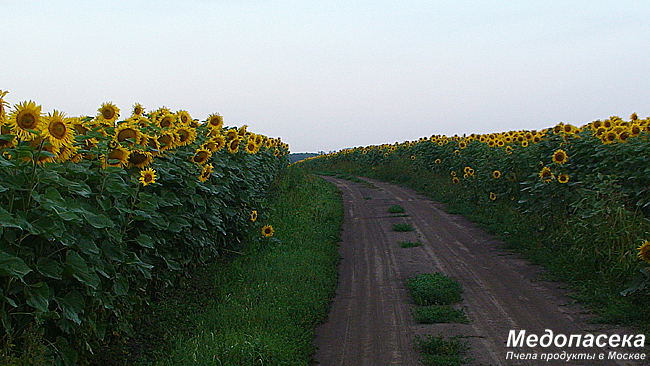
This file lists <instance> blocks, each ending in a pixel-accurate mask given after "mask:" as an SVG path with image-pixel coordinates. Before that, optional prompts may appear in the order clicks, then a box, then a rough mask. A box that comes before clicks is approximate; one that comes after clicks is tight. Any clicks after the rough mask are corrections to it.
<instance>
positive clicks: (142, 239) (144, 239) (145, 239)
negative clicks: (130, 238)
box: [135, 234, 155, 249]
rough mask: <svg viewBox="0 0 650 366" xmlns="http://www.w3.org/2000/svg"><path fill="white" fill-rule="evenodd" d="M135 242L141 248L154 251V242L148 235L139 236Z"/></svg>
mask: <svg viewBox="0 0 650 366" xmlns="http://www.w3.org/2000/svg"><path fill="white" fill-rule="evenodd" d="M135 241H137V242H138V244H140V246H142V247H145V248H149V249H155V245H154V244H155V243H154V240H153V239H152V238H151V237H150V236H149V235H145V234H140V236H138V238H137V239H135Z"/></svg>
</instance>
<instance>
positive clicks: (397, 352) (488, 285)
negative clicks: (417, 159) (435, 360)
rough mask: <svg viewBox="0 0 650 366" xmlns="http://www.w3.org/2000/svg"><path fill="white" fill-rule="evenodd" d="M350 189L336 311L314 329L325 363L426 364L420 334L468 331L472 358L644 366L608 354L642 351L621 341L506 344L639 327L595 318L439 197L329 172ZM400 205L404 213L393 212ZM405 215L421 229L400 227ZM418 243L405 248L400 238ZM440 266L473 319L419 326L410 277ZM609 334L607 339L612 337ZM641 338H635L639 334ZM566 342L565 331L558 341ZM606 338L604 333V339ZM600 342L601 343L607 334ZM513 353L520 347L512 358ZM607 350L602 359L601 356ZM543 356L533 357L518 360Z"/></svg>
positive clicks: (318, 360) (346, 199)
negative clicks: (417, 341) (515, 338)
mask: <svg viewBox="0 0 650 366" xmlns="http://www.w3.org/2000/svg"><path fill="white" fill-rule="evenodd" d="M326 179H327V180H329V181H331V182H333V183H334V184H336V185H337V187H338V188H339V189H340V190H341V191H342V193H343V200H344V207H345V219H344V229H343V236H342V243H341V248H340V255H341V263H340V267H339V276H340V277H339V287H338V289H337V295H336V298H335V299H334V301H333V303H332V307H331V310H330V314H329V317H328V319H327V321H326V322H325V323H324V324H322V325H321V326H320V327H319V329H318V330H317V335H316V340H315V345H316V347H317V352H316V355H315V360H316V363H317V364H318V365H322V366H326V365H337V366H343V365H350V366H361V365H373V366H380V365H421V363H420V361H419V360H420V355H419V353H418V351H417V350H416V349H414V338H415V337H417V336H423V335H426V334H431V335H438V334H443V335H445V336H451V335H464V336H467V337H468V338H467V340H468V341H469V345H470V347H471V349H470V351H469V354H468V356H469V357H471V358H472V359H473V361H472V363H471V364H472V365H555V364H557V365H642V364H647V362H645V361H642V362H639V361H635V362H636V363H634V362H630V361H622V360H616V359H608V357H609V355H610V354H609V352H614V351H616V352H619V353H626V354H630V353H636V354H640V353H645V357H647V353H648V350H647V349H645V348H643V349H639V348H631V349H623V348H621V347H618V348H612V347H609V345H607V346H606V347H596V346H594V347H590V348H576V347H560V348H558V347H554V346H551V347H545V348H543V347H539V346H537V347H528V346H527V345H525V344H524V345H523V346H520V347H506V346H507V344H506V343H507V339H508V335H509V332H510V331H511V330H514V331H515V332H516V334H519V332H520V331H521V330H525V332H526V335H529V334H531V333H532V334H537V335H539V336H542V335H544V334H546V333H545V330H546V329H550V330H551V331H552V332H553V334H554V335H557V334H563V335H566V336H567V337H569V336H570V335H581V337H584V336H585V335H587V334H590V333H591V334H594V335H596V336H597V335H600V334H608V335H609V334H620V335H625V334H628V335H633V336H635V337H636V334H635V333H631V332H630V331H627V330H625V329H621V328H618V327H616V326H611V325H608V326H603V325H600V324H591V323H589V322H588V320H589V318H590V317H589V314H588V313H587V312H586V311H584V310H583V309H582V308H581V307H580V306H578V305H576V304H574V303H573V302H572V301H571V299H570V298H568V297H567V296H566V294H565V291H564V290H562V289H561V288H560V286H559V284H557V283H551V282H547V281H544V280H542V275H543V271H542V269H541V268H539V267H538V266H534V265H531V264H529V263H528V262H526V261H525V260H523V259H522V258H521V257H520V256H517V255H515V254H512V253H509V252H507V251H505V250H503V249H500V247H501V245H500V244H501V243H500V242H499V241H498V240H496V239H495V238H494V237H492V236H490V235H488V234H486V233H485V232H483V231H482V230H480V229H479V228H477V227H476V226H475V225H473V224H471V223H469V222H468V221H467V220H465V219H463V218H462V217H460V216H456V215H450V214H447V213H445V212H444V211H443V207H442V205H440V204H438V203H435V202H432V201H431V200H430V199H428V198H427V197H424V196H421V195H418V194H417V193H415V192H414V191H413V190H411V189H408V188H403V187H398V186H395V185H392V184H388V183H383V182H379V181H374V180H368V182H366V183H354V182H351V181H346V180H341V179H335V178H330V177H328V178H326ZM395 204H398V205H401V206H402V207H404V209H405V210H406V214H405V215H401V216H400V215H394V214H391V213H389V211H388V208H389V207H391V206H392V205H395ZM396 223H408V224H410V225H411V226H412V227H414V229H415V230H414V231H410V232H395V231H393V230H392V226H393V224H396ZM417 240H419V241H421V242H422V243H423V245H422V246H420V247H414V248H401V247H400V246H399V245H398V242H400V241H417ZM433 272H442V273H444V274H446V275H448V276H450V277H452V278H454V279H456V280H457V281H458V282H460V283H461V285H462V286H463V289H464V293H463V302H462V303H461V305H462V306H463V307H464V308H465V311H466V313H467V315H468V317H469V319H470V324H431V325H427V324H418V323H416V322H415V321H414V320H413V317H412V315H411V308H412V307H414V306H415V305H413V304H412V303H411V301H410V299H409V296H408V293H407V290H406V286H405V284H406V281H407V279H408V278H409V277H412V276H415V275H418V274H422V273H433ZM607 339H608V338H607ZM633 339H635V338H633ZM556 340H558V341H560V344H561V341H562V339H561V338H560V339H556ZM602 340H603V339H601V341H602ZM601 343H602V342H601ZM508 352H513V354H511V355H510V356H509V354H508ZM562 352H565V357H566V355H567V354H574V355H582V356H574V357H589V355H594V356H596V359H595V360H572V361H569V362H567V361H565V360H558V361H551V362H548V361H546V360H542V359H541V357H542V355H543V354H555V355H559V356H561V355H562ZM599 354H604V357H605V360H604V361H600V362H599V361H598V355H599ZM514 355H517V356H519V357H521V356H522V355H527V356H526V357H531V358H533V357H536V359H520V358H519V357H518V358H515V357H514ZM555 357H557V356H555Z"/></svg>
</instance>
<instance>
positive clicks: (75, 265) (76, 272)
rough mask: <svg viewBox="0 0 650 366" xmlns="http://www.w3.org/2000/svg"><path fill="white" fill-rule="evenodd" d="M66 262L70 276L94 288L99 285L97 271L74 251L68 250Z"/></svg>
mask: <svg viewBox="0 0 650 366" xmlns="http://www.w3.org/2000/svg"><path fill="white" fill-rule="evenodd" d="M66 264H67V265H68V266H69V268H70V270H71V272H72V276H73V277H74V278H76V279H77V280H79V281H80V282H81V283H83V284H85V285H87V286H90V287H92V288H94V289H96V288H97V287H98V286H99V285H100V280H99V276H97V273H96V272H95V271H94V270H93V269H92V268H89V267H88V264H87V263H86V261H85V260H84V259H83V258H82V257H81V256H80V255H79V254H78V253H77V252H75V251H73V250H70V251H68V257H67V260H66Z"/></svg>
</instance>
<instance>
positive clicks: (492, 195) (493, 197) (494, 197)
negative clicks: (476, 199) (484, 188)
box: [490, 192, 497, 201]
mask: <svg viewBox="0 0 650 366" xmlns="http://www.w3.org/2000/svg"><path fill="white" fill-rule="evenodd" d="M496 199H497V194H496V193H494V192H490V200H491V201H496Z"/></svg>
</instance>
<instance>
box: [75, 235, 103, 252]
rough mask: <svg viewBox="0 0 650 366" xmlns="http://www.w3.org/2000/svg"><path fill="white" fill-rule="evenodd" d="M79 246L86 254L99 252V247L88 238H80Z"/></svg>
mask: <svg viewBox="0 0 650 366" xmlns="http://www.w3.org/2000/svg"><path fill="white" fill-rule="evenodd" d="M77 247H79V249H80V250H81V251H82V252H83V253H85V254H99V248H98V247H97V245H95V243H94V242H93V241H92V240H90V239H88V238H80V239H79V241H77Z"/></svg>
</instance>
